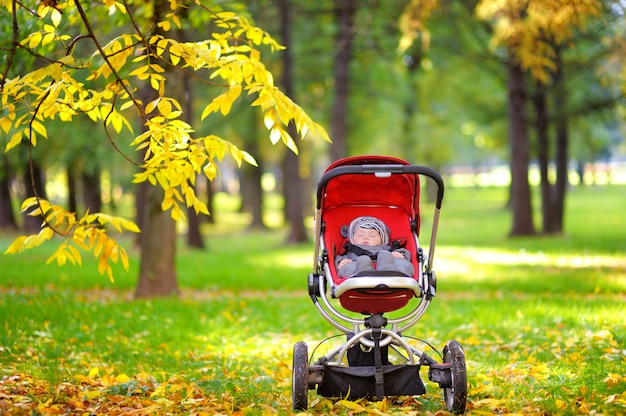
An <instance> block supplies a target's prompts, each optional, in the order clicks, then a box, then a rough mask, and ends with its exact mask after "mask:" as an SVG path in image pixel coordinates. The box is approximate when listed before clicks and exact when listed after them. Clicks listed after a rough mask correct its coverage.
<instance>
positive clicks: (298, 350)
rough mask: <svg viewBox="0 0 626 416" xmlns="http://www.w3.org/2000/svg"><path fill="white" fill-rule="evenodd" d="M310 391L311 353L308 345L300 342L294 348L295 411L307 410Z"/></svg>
mask: <svg viewBox="0 0 626 416" xmlns="http://www.w3.org/2000/svg"><path fill="white" fill-rule="evenodd" d="M308 391H309V351H308V347H307V345H306V343H304V342H302V341H300V342H297V343H296V344H295V345H294V346H293V369H292V379H291V400H292V403H293V410H306V409H307V407H308V404H309V403H308Z"/></svg>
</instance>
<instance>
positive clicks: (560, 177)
mask: <svg viewBox="0 0 626 416" xmlns="http://www.w3.org/2000/svg"><path fill="white" fill-rule="evenodd" d="M555 50H556V63H557V72H556V75H555V77H554V84H555V90H554V107H555V108H557V109H559V110H560V111H559V114H558V115H557V118H556V155H555V165H556V182H555V188H554V195H553V208H552V209H553V212H554V216H553V219H552V222H551V224H550V232H552V233H561V232H563V216H564V212H565V193H566V191H567V185H568V184H569V180H568V176H567V159H568V156H567V153H568V142H569V133H568V128H567V125H568V120H567V112H566V111H565V108H566V105H567V103H566V101H567V97H566V95H567V90H566V87H565V85H563V79H564V76H563V61H562V56H561V48H560V47H558V46H557V47H556V48H555Z"/></svg>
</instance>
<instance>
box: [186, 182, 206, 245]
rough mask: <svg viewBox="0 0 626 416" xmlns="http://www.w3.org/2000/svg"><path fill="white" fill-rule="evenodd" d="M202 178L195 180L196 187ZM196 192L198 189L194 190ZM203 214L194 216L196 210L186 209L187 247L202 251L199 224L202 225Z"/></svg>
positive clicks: (202, 242)
mask: <svg viewBox="0 0 626 416" xmlns="http://www.w3.org/2000/svg"><path fill="white" fill-rule="evenodd" d="M203 180H204V178H203V177H200V176H198V177H197V178H196V185H198V184H199V183H200V182H201V181H203ZM196 192H198V189H197V188H196ZM203 216H204V215H203V214H196V210H195V209H194V208H193V207H189V208H187V246H189V247H193V248H198V249H204V247H205V246H204V239H203V238H202V232H201V230H200V224H201V223H202V217H203Z"/></svg>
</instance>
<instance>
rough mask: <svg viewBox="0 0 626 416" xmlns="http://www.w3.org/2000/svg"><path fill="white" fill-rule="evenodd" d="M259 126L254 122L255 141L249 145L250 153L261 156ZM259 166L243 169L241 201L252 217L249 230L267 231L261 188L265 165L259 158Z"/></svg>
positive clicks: (247, 166)
mask: <svg viewBox="0 0 626 416" xmlns="http://www.w3.org/2000/svg"><path fill="white" fill-rule="evenodd" d="M257 125H258V124H257V123H256V121H255V120H253V126H255V127H253V132H252V134H251V136H252V137H254V138H255V140H254V141H252V142H250V144H249V145H248V147H249V149H250V152H251V153H252V154H254V155H256V154H259V145H258V143H259V141H258V140H256V139H257V138H258V134H259V132H258V129H257V128H256V126H257ZM257 163H258V165H259V166H250V165H248V164H244V165H243V166H242V168H241V178H242V181H241V201H242V203H243V205H244V207H245V210H246V212H249V213H250V214H251V215H252V220H251V221H250V225H249V228H251V229H261V230H262V229H266V228H267V226H266V225H265V222H263V188H262V186H261V179H262V176H263V164H262V163H261V161H260V160H259V159H258V158H257Z"/></svg>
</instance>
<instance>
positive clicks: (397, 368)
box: [317, 364, 426, 399]
mask: <svg viewBox="0 0 626 416" xmlns="http://www.w3.org/2000/svg"><path fill="white" fill-rule="evenodd" d="M382 370H383V373H382V375H383V386H384V394H385V396H405V395H407V396H413V395H420V394H424V393H426V388H425V387H424V383H423V382H422V379H421V378H420V375H419V370H420V366H419V365H409V364H400V365H384V366H383V367H382ZM317 392H318V394H320V395H322V396H324V397H346V398H349V399H358V398H370V399H372V398H376V368H375V367H374V366H358V367H340V366H332V365H328V366H325V367H324V377H323V380H322V382H321V383H320V384H319V385H318V386H317ZM348 394H349V397H347V396H348Z"/></svg>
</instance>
